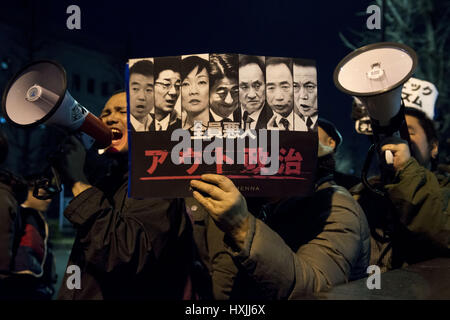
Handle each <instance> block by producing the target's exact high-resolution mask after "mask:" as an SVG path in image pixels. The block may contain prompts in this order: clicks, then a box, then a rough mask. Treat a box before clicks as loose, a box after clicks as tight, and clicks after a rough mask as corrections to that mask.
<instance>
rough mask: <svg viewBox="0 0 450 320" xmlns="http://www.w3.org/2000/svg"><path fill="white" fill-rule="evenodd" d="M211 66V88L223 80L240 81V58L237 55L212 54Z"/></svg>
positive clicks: (210, 56)
mask: <svg viewBox="0 0 450 320" xmlns="http://www.w3.org/2000/svg"><path fill="white" fill-rule="evenodd" d="M209 64H210V74H209V85H210V88H211V87H213V86H214V84H215V83H216V82H217V81H218V80H220V79H223V78H230V79H236V81H237V80H238V65H239V58H238V56H237V55H236V54H218V53H212V54H210V55H209Z"/></svg>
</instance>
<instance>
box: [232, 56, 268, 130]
mask: <svg viewBox="0 0 450 320" xmlns="http://www.w3.org/2000/svg"><path fill="white" fill-rule="evenodd" d="M263 59H264V58H263V57H257V56H248V55H240V56H239V103H240V108H239V110H240V112H241V119H242V121H241V127H242V128H243V129H244V130H247V129H256V130H259V129H266V128H267V122H268V121H269V119H270V118H271V117H272V116H273V111H272V109H271V108H270V107H269V106H268V105H267V104H266V81H265V74H264V71H265V66H264V60H263Z"/></svg>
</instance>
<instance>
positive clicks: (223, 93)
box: [215, 86, 239, 100]
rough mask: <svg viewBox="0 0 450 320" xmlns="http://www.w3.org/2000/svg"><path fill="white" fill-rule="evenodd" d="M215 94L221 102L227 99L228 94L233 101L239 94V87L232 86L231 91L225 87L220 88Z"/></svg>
mask: <svg viewBox="0 0 450 320" xmlns="http://www.w3.org/2000/svg"><path fill="white" fill-rule="evenodd" d="M215 93H216V94H217V95H219V97H220V98H221V99H222V100H225V98H226V97H227V95H228V93H229V94H230V95H231V97H233V99H234V98H235V97H236V96H237V95H238V94H239V87H238V86H234V87H232V88H231V89H229V88H226V87H220V88H217V89H216V91H215Z"/></svg>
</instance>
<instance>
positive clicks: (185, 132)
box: [126, 53, 318, 198]
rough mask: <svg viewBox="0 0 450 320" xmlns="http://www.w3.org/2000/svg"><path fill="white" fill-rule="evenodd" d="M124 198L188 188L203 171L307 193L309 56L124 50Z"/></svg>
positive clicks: (261, 188) (250, 186)
mask: <svg viewBox="0 0 450 320" xmlns="http://www.w3.org/2000/svg"><path fill="white" fill-rule="evenodd" d="M126 82H127V98H128V119H129V121H128V130H129V146H130V148H129V155H130V176H129V177H130V178H129V179H130V180H129V185H130V187H129V194H130V196H132V197H138V198H143V197H183V196H190V195H191V194H192V190H190V187H189V181H190V180H192V179H198V178H199V177H200V176H201V174H204V173H218V174H222V175H226V176H228V177H229V178H230V179H232V180H233V181H234V183H235V184H236V186H237V187H238V189H239V190H240V191H241V192H242V193H243V194H244V195H246V196H288V195H303V194H307V193H309V192H311V190H312V187H313V180H314V176H313V175H314V169H315V165H316V160H317V117H318V107H317V71H316V66H315V63H314V61H311V60H304V59H292V58H285V57H265V56H253V55H244V54H229V53H220V54H219V53H210V54H189V55H181V56H171V57H154V58H142V59H131V60H129V62H128V64H127V71H126Z"/></svg>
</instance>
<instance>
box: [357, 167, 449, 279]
mask: <svg viewBox="0 0 450 320" xmlns="http://www.w3.org/2000/svg"><path fill="white" fill-rule="evenodd" d="M438 177H439V179H438ZM369 181H370V183H371V184H373V185H375V186H377V187H378V188H380V187H381V185H380V183H379V179H378V178H376V177H375V178H372V179H370V180H369ZM385 189H386V192H387V195H386V197H381V196H379V195H377V194H374V193H371V192H369V190H367V189H366V188H365V187H364V186H363V185H362V184H360V185H357V186H355V187H354V188H352V190H351V192H352V194H353V195H354V197H355V199H357V200H358V202H359V203H360V204H361V206H362V207H363V209H364V211H365V213H366V215H367V219H368V221H369V225H370V229H371V247H372V254H371V259H370V263H371V264H376V265H378V266H379V267H380V268H381V269H382V271H387V270H390V269H395V268H400V267H403V266H406V265H408V264H413V263H417V262H420V261H425V260H428V259H431V258H434V257H438V256H449V248H450V218H449V216H450V212H449V199H450V184H449V177H448V175H435V174H433V173H432V172H431V171H429V170H427V169H426V168H424V167H422V166H421V165H419V163H418V162H417V161H416V160H415V159H414V158H411V159H410V160H409V161H408V162H407V163H406V165H405V166H404V168H403V169H402V170H400V171H399V172H397V173H396V175H395V178H394V181H393V183H392V184H388V185H386V186H385Z"/></svg>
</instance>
